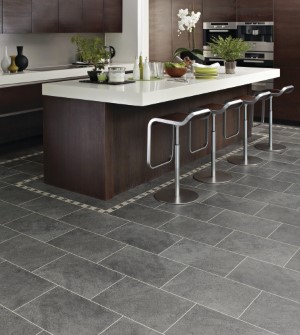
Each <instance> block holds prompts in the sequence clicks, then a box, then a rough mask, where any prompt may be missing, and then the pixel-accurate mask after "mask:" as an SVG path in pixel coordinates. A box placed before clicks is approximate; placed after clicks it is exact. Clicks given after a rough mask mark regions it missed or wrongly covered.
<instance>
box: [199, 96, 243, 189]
mask: <svg viewBox="0 0 300 335" xmlns="http://www.w3.org/2000/svg"><path fill="white" fill-rule="evenodd" d="M242 105H243V101H242V100H240V99H239V100H233V101H229V102H227V103H226V104H225V105H214V104H211V105H205V106H203V108H208V109H210V110H211V119H212V130H211V166H210V174H207V172H206V171H199V172H197V173H195V174H194V179H196V180H198V181H201V182H203V183H207V184H217V183H227V182H229V181H231V180H232V178H233V177H232V175H231V174H229V173H228V172H225V171H216V151H217V149H216V115H220V114H223V115H224V123H223V134H224V138H226V139H229V138H232V137H234V136H237V135H238V134H239V132H240V127H239V124H238V127H237V128H238V129H237V132H236V133H234V134H233V135H231V136H227V134H226V111H227V110H228V109H229V108H238V109H239V111H238V114H240V108H241V107H242ZM216 107H217V108H218V109H216ZM219 107H220V108H219ZM239 119H240V118H239V117H238V120H239Z"/></svg>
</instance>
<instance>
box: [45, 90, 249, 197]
mask: <svg viewBox="0 0 300 335" xmlns="http://www.w3.org/2000/svg"><path fill="white" fill-rule="evenodd" d="M248 91H249V86H248V85H246V86H241V87H236V88H232V89H227V90H223V91H219V92H215V93H209V94H204V95H199V96H194V97H189V98H185V99H180V100H175V101H169V102H164V103H159V104H154V105H150V106H145V107H135V106H128V105H118V104H111V103H102V102H92V101H85V100H77V99H68V98H58V97H50V96H44V97H43V99H44V152H45V182H46V183H48V184H51V185H54V186H57V187H61V188H64V189H68V190H70V191H74V192H78V193H82V194H86V195H89V196H92V197H95V198H99V199H105V200H106V199H110V198H112V197H113V196H114V195H116V194H118V193H121V192H123V191H126V190H128V189H130V188H132V187H135V186H137V185H139V184H141V183H144V182H146V181H148V180H151V179H153V178H156V177H158V176H160V175H162V174H164V173H166V172H167V171H170V170H172V169H173V168H174V167H173V164H169V165H167V166H164V167H161V168H158V169H155V170H151V169H150V168H149V167H148V166H147V163H146V141H147V124H148V121H149V120H150V119H151V118H153V117H157V116H162V115H165V114H168V113H173V112H182V111H183V112H188V111H191V110H193V109H195V108H196V107H198V106H201V105H203V104H206V103H209V102H218V103H220V102H224V101H225V100H227V99H231V98H234V97H236V96H239V95H243V94H247V93H248ZM227 117H228V119H227V120H228V131H229V133H233V132H234V128H235V125H236V120H237V111H236V110H232V111H230V112H229V113H228V115H227ZM241 121H242V120H241ZM196 122H197V123H198V124H196V123H194V124H193V141H192V142H193V145H194V146H197V145H200V144H202V143H203V142H204V134H203V131H204V124H203V121H200V120H196ZM222 127H223V119H222V117H221V116H220V117H217V147H218V148H221V147H224V146H226V145H228V144H231V143H233V142H235V141H237V140H238V138H241V136H242V132H241V134H240V136H239V137H235V138H232V139H230V140H224V139H223V128H222ZM196 130H197V131H196ZM170 147H171V130H170V128H167V129H166V128H164V129H162V128H161V126H157V127H155V129H154V136H153V161H154V163H155V162H160V161H162V160H165V159H167V158H168V156H169V155H170ZM209 150H210V144H209V146H208V147H207V149H205V150H203V151H201V152H200V153H198V154H194V155H192V154H190V153H189V150H188V128H187V127H184V128H183V129H182V132H181V161H182V164H183V165H184V164H185V163H188V162H190V161H192V160H195V159H197V158H199V157H201V156H204V155H207V154H208V153H209Z"/></svg>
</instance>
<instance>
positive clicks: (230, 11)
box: [203, 0, 236, 22]
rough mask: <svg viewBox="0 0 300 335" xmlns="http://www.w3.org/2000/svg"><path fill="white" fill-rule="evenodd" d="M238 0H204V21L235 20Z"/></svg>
mask: <svg viewBox="0 0 300 335" xmlns="http://www.w3.org/2000/svg"><path fill="white" fill-rule="evenodd" d="M235 21H236V0H203V22H235Z"/></svg>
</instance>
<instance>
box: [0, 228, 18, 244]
mask: <svg viewBox="0 0 300 335" xmlns="http://www.w3.org/2000/svg"><path fill="white" fill-rule="evenodd" d="M17 235H18V233H17V232H15V231H13V230H11V229H8V228H6V227H3V226H0V243H1V242H4V241H6V240H9V239H10V238H12V237H14V236H17Z"/></svg>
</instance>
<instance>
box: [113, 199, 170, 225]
mask: <svg viewBox="0 0 300 335" xmlns="http://www.w3.org/2000/svg"><path fill="white" fill-rule="evenodd" d="M112 214H113V215H116V216H118V217H121V218H123V219H126V220H130V221H133V222H137V223H141V224H144V225H146V226H150V227H154V228H155V227H159V226H161V225H162V224H163V223H165V222H167V221H170V220H171V219H173V218H174V217H175V216H176V215H174V214H171V213H166V212H164V211H161V210H158V209H154V208H149V207H145V206H141V205H137V204H130V205H128V206H125V207H123V208H121V209H118V210H116V211H114V212H113V213H112Z"/></svg>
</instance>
